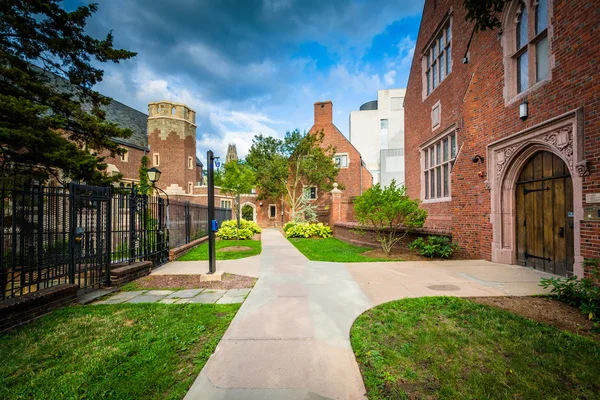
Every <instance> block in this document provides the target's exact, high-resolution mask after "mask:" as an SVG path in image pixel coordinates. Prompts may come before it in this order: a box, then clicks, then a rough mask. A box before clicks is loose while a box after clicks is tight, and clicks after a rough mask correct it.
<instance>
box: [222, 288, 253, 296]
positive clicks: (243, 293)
mask: <svg viewBox="0 0 600 400" xmlns="http://www.w3.org/2000/svg"><path fill="white" fill-rule="evenodd" d="M250 291H252V289H250V288H245V289H230V290H228V291H227V293H225V296H226V297H238V296H246V295H247V294H248V293H250Z"/></svg>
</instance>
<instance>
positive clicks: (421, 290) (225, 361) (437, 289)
mask: <svg viewBox="0 0 600 400" xmlns="http://www.w3.org/2000/svg"><path fill="white" fill-rule="evenodd" d="M262 240H263V252H262V254H261V255H260V256H257V257H253V260H252V261H251V262H250V263H248V262H247V261H245V259H242V260H238V261H237V265H236V268H238V269H239V270H240V272H239V273H242V274H243V267H244V264H245V263H246V264H248V265H250V266H251V267H250V268H255V267H256V264H255V263H257V262H258V267H259V273H258V275H259V277H260V279H259V280H258V283H257V284H256V286H255V287H254V289H253V290H252V292H251V293H250V295H249V296H248V298H247V299H246V301H245V302H244V304H243V305H242V307H241V308H240V310H239V311H238V313H237V315H236V316H235V318H234V319H233V321H232V323H231V325H230V326H229V329H228V330H227V332H226V333H225V335H224V337H223V339H222V340H221V342H220V343H219V345H218V347H217V349H216V351H215V354H213V356H212V357H211V358H210V359H209V361H208V363H207V364H206V366H205V367H204V369H203V370H202V372H201V373H200V375H199V376H198V378H197V379H196V381H195V382H194V384H193V386H192V388H191V389H190V391H189V392H188V394H187V396H186V399H248V400H253V399H261V400H262V399H303V400H304V399H312V400H316V399H364V398H365V396H364V395H365V389H364V385H363V382H362V378H361V375H360V372H359V369H358V365H357V363H356V360H355V358H354V354H353V352H352V349H351V347H350V341H349V333H350V327H351V326H352V323H353V322H354V320H355V319H356V317H358V316H359V315H360V314H361V313H362V312H363V311H365V310H367V309H369V308H371V307H373V306H375V305H376V304H380V303H382V302H386V301H390V300H394V299H399V298H404V297H418V296H432V295H456V296H503V295H507V294H509V295H510V294H513V295H526V294H536V293H541V289H540V288H539V287H538V286H537V283H538V282H539V279H540V277H542V276H549V275H547V274H542V273H539V272H537V271H534V270H531V269H527V268H521V267H515V266H508V265H502V264H494V263H489V262H486V261H473V260H471V261H445V262H391V263H389V262H386V263H359V264H342V263H326V262H311V261H308V260H307V259H306V258H305V257H304V256H303V255H302V254H301V253H300V252H299V251H297V250H296V248H295V247H294V246H293V245H292V244H291V243H289V242H288V241H287V240H286V239H285V238H284V237H283V236H282V234H281V233H280V232H279V231H276V230H268V229H265V230H264V231H263V235H262ZM175 264H176V263H175ZM173 268H175V267H173Z"/></svg>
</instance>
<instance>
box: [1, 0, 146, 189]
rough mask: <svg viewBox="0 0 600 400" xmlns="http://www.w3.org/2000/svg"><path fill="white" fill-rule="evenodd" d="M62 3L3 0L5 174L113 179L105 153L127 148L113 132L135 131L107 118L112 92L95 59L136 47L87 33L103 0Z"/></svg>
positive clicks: (113, 57) (120, 56)
mask: <svg viewBox="0 0 600 400" xmlns="http://www.w3.org/2000/svg"><path fill="white" fill-rule="evenodd" d="M61 3H62V2H60V1H58V0H6V1H2V2H0V82H2V84H1V85H0V143H1V144H0V175H2V176H11V175H12V176H15V175H25V176H28V177H30V178H35V179H39V180H45V179H47V178H48V177H49V176H55V177H56V178H57V179H60V178H61V177H64V178H70V179H75V180H85V181H86V182H88V183H92V184H104V183H108V182H112V181H115V180H117V179H119V177H118V176H115V177H109V176H108V175H106V174H105V173H103V171H104V170H105V168H106V164H105V163H104V157H101V156H100V154H101V153H105V152H107V153H108V154H110V155H111V156H115V155H117V154H124V153H125V150H124V149H121V148H119V146H118V144H117V143H116V142H114V141H113V140H111V138H126V137H128V136H129V135H131V131H130V130H128V129H121V128H119V127H118V126H117V125H116V124H113V123H109V122H107V121H106V120H105V111H103V107H104V106H107V105H108V104H110V102H111V99H109V98H107V97H104V96H102V95H100V94H99V93H97V92H96V91H94V90H92V87H93V86H94V85H95V84H97V83H98V82H100V81H102V77H103V71H102V70H101V69H99V68H96V67H93V66H92V62H94V63H95V62H98V63H105V62H109V61H110V62H114V63H118V62H119V61H121V60H125V59H129V58H131V57H133V56H135V53H133V52H130V51H127V50H122V49H115V48H114V47H113V36H112V33H108V34H107V35H106V37H105V38H104V39H102V40H97V39H94V38H92V37H91V36H88V35H86V34H85V26H86V22H87V19H88V18H89V17H90V16H91V15H92V14H93V13H94V12H96V10H97V8H98V7H97V5H96V4H89V5H83V6H80V7H78V8H77V9H76V10H75V11H72V12H67V11H65V10H63V9H62V8H61V6H60V4H61Z"/></svg>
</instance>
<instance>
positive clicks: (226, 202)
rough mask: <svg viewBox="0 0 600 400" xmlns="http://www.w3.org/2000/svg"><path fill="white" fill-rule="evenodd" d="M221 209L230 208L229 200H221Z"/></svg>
mask: <svg viewBox="0 0 600 400" xmlns="http://www.w3.org/2000/svg"><path fill="white" fill-rule="evenodd" d="M221 208H231V200H221Z"/></svg>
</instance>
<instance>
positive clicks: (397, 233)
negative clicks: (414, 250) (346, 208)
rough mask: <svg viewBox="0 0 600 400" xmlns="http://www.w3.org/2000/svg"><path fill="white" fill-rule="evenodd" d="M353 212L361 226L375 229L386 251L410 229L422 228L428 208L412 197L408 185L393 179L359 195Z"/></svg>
mask: <svg viewBox="0 0 600 400" xmlns="http://www.w3.org/2000/svg"><path fill="white" fill-rule="evenodd" d="M354 212H355V213H356V218H357V219H358V222H359V223H360V225H361V226H362V227H367V228H369V229H372V230H374V231H375V233H376V234H377V241H378V242H379V243H380V244H381V248H382V249H383V251H384V252H385V253H386V254H390V252H391V251H392V247H393V246H394V244H396V243H397V242H399V241H400V240H402V238H403V237H404V236H406V235H407V234H408V233H409V232H410V231H411V230H413V229H415V228H420V227H422V226H423V224H424V223H425V219H426V218H427V211H425V210H423V209H421V208H420V202H419V200H417V199H410V198H409V197H408V196H407V195H406V188H405V187H404V186H396V181H395V180H393V179H392V182H391V183H390V185H389V186H386V187H381V185H380V184H379V183H377V184H375V185H373V187H371V188H369V189H367V190H366V191H365V192H364V193H363V194H362V195H360V196H358V197H357V198H356V200H355V201H354Z"/></svg>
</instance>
